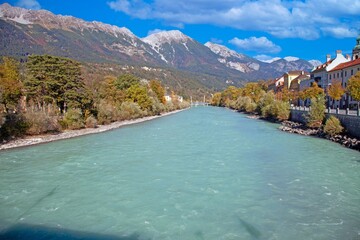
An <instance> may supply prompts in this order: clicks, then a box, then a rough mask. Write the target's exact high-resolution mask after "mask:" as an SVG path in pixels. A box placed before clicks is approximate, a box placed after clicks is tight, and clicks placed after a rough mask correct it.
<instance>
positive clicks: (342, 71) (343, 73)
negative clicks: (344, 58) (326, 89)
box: [328, 56, 360, 109]
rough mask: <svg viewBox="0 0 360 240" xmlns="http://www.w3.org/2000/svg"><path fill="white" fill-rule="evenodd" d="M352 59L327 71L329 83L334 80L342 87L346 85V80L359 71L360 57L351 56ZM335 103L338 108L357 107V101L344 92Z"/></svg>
mask: <svg viewBox="0 0 360 240" xmlns="http://www.w3.org/2000/svg"><path fill="white" fill-rule="evenodd" d="M353 59H354V60H352V61H350V62H346V63H342V64H339V65H338V66H337V67H335V68H334V69H333V70H331V71H330V72H329V74H328V75H329V76H328V77H329V79H330V81H331V83H334V82H335V81H339V82H341V85H342V86H343V88H346V87H347V82H348V80H349V79H350V78H351V77H352V76H353V75H355V74H356V73H357V72H358V71H360V58H359V57H357V58H356V57H354V56H353ZM336 105H337V106H338V107H340V108H350V109H356V108H357V102H356V101H353V100H352V98H351V96H349V95H348V94H344V96H343V97H342V98H341V100H340V102H339V103H336Z"/></svg>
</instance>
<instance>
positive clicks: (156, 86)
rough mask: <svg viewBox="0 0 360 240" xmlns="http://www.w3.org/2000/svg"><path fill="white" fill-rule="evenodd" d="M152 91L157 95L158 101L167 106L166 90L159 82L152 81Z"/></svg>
mask: <svg viewBox="0 0 360 240" xmlns="http://www.w3.org/2000/svg"><path fill="white" fill-rule="evenodd" d="M149 86H150V89H151V90H152V91H153V92H154V93H155V95H156V97H157V99H158V100H159V102H161V103H163V104H165V103H166V100H165V97H164V96H165V90H164V88H163V87H162V86H161V83H160V82H159V81H157V80H151V81H150V83H149Z"/></svg>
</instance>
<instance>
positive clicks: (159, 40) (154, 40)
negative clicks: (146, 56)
mask: <svg viewBox="0 0 360 240" xmlns="http://www.w3.org/2000/svg"><path fill="white" fill-rule="evenodd" d="M142 40H143V41H144V42H146V43H148V44H150V45H152V46H154V45H161V44H164V43H172V42H176V43H186V42H187V41H189V40H191V38H189V37H188V36H186V35H185V34H183V33H182V32H180V31H179V30H171V31H162V32H157V33H154V34H151V35H149V36H147V37H145V38H143V39H142Z"/></svg>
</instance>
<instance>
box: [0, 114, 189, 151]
mask: <svg viewBox="0 0 360 240" xmlns="http://www.w3.org/2000/svg"><path fill="white" fill-rule="evenodd" d="M183 110H185V109H183ZM183 110H177V111H173V112H168V113H164V114H161V115H157V116H150V117H143V118H138V119H134V120H127V121H120V122H114V123H111V124H109V125H99V126H98V127H96V128H84V129H79V130H67V131H65V132H62V133H59V134H47V135H38V136H28V137H25V138H21V139H16V140H12V141H9V142H5V143H3V144H0V150H4V149H10V148H17V147H26V146H31V145H35V144H41V143H47V142H53V141H57V140H62V139H68V138H74V137H79V136H83V135H88V134H95V133H101V132H105V131H109V130H112V129H116V128H119V127H122V126H126V125H130V124H136V123H141V122H145V121H150V120H153V119H155V118H159V117H164V116H168V115H170V114H174V113H178V112H180V111H183Z"/></svg>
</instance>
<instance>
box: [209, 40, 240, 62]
mask: <svg viewBox="0 0 360 240" xmlns="http://www.w3.org/2000/svg"><path fill="white" fill-rule="evenodd" d="M205 46H206V47H208V48H210V50H211V51H212V52H214V53H215V54H217V55H220V56H221V57H224V58H228V57H236V58H239V59H243V58H244V55H242V54H240V53H237V52H235V51H234V50H231V49H229V48H227V47H225V46H223V45H220V44H216V43H212V42H207V43H205Z"/></svg>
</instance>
